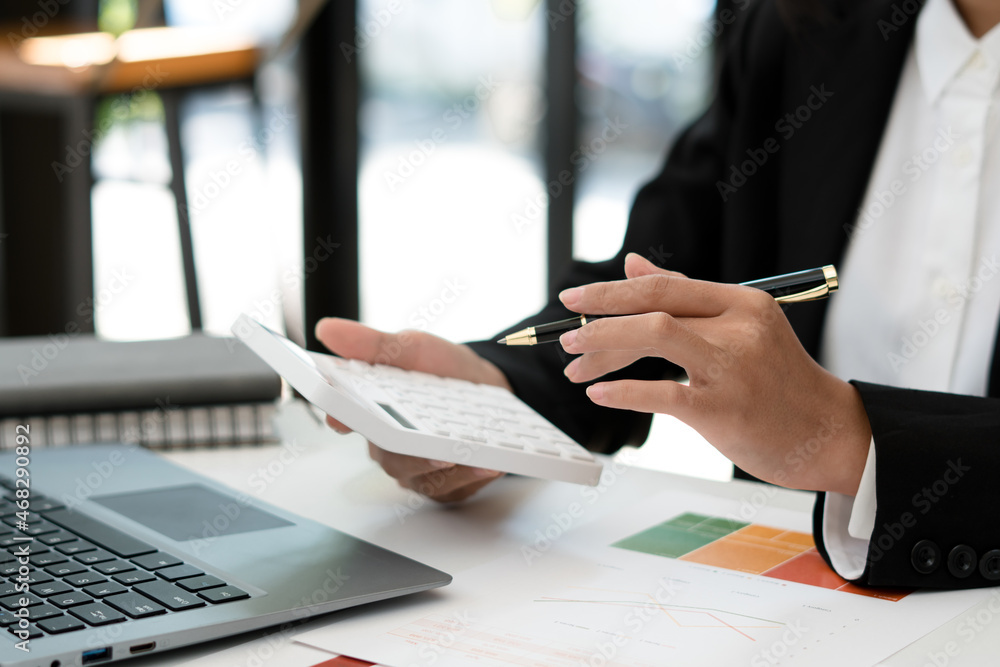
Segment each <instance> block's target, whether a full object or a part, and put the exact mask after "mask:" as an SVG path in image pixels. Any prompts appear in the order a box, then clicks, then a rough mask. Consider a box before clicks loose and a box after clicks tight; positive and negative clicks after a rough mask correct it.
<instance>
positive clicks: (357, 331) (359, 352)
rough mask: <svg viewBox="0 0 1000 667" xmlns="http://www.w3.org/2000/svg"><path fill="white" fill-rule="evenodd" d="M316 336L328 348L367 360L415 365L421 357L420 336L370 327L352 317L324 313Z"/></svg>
mask: <svg viewBox="0 0 1000 667" xmlns="http://www.w3.org/2000/svg"><path fill="white" fill-rule="evenodd" d="M316 338H317V339H318V340H319V341H320V342H321V343H323V345H325V346H326V347H327V348H328V349H329V350H330V351H331V352H333V353H335V354H338V355H340V356H342V357H344V358H346V359H360V360H361V361H364V362H367V363H369V364H391V365H393V366H399V367H400V368H405V369H414V368H415V367H416V366H417V365H418V364H419V363H420V361H421V345H420V341H421V340H422V339H421V338H420V336H417V335H415V333H414V332H403V333H398V334H393V333H386V332H384V331H379V330H378V329H372V328H371V327H368V326H365V325H364V324H361V323H360V322H355V321H354V320H345V319H342V318H339V317H326V318H323V319H321V320H320V321H319V322H317V323H316Z"/></svg>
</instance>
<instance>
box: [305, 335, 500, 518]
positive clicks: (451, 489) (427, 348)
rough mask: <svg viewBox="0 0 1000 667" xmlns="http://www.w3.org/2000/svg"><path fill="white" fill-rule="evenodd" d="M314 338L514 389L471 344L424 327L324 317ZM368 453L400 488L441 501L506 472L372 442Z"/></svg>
mask: <svg viewBox="0 0 1000 667" xmlns="http://www.w3.org/2000/svg"><path fill="white" fill-rule="evenodd" d="M316 338H318V339H319V341H320V342H321V343H323V345H325V346H326V347H327V348H329V349H330V351H332V352H335V353H336V354H338V355H340V356H342V357H345V358H347V359H360V360H362V361H365V362H368V363H372V364H389V365H392V366H398V367H399V368H404V369H407V370H414V371H424V372H426V373H433V374H435V375H441V376H444V377H453V378H459V379H462V380H469V381H471V382H478V383H480V384H492V385H495V386H497V387H503V388H504V389H507V390H508V391H510V390H511V387H510V383H509V382H507V377H506V376H505V375H504V374H503V372H502V371H501V370H500V369H499V368H497V367H496V366H495V365H493V364H492V363H490V362H489V361H487V360H486V359H483V358H482V357H480V356H479V355H478V354H476V353H475V352H473V351H472V348H470V347H468V346H467V345H458V344H456V343H451V342H449V341H446V340H444V339H443V338H438V337H437V336H434V335H431V334H429V333H426V332H424V331H403V332H400V333H398V334H390V333H383V332H381V331H377V330H375V329H372V328H370V327H366V326H364V325H363V324H359V323H358V322H353V321H351V320H344V319H339V318H326V319H323V320H320V321H319V323H318V324H317V325H316ZM327 423H328V424H330V426H332V427H333V428H334V429H335V430H336V431H337V432H339V433H349V432H350V429H348V428H347V427H346V426H344V425H343V424H341V423H340V422H338V421H337V420H335V419H334V418H332V417H327ZM368 451H369V454H370V455H371V457H372V459H374V460H375V461H376V462H377V463H378V464H379V465H381V466H382V468H383V469H384V470H385V471H386V472H387V473H388V474H389V475H390V476H391V477H394V478H395V479H396V481H397V482H399V485H400V486H402V487H404V488H407V489H412V490H414V491H417V492H418V493H422V494H423V495H425V496H428V497H429V498H433V499H434V500H437V501H440V502H452V501H458V500H464V499H465V498H468V497H469V496H471V495H472V494H473V493H475V492H476V491H478V490H479V489H481V488H482V487H484V486H486V485H487V484H489V483H490V482H492V481H493V480H495V479H497V478H498V477H501V476H502V473H499V472H495V471H493V470H483V469H480V468H470V467H468V466H463V465H457V464H455V463H447V462H444V461H431V460H428V459H421V458H417V457H415V456H406V455H404V454H396V453H394V452H390V451H387V450H385V449H382V448H381V447H378V446H377V445H375V444H374V443H372V442H369V443H368Z"/></svg>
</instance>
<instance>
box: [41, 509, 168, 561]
mask: <svg viewBox="0 0 1000 667" xmlns="http://www.w3.org/2000/svg"><path fill="white" fill-rule="evenodd" d="M45 518H46V519H48V520H49V521H51V522H52V523H55V524H58V525H60V526H62V527H63V528H65V529H66V530H68V531H70V532H72V533H76V534H77V535H79V536H80V537H82V538H84V539H86V540H88V541H90V542H94V543H96V544H100V545H101V546H103V547H104V548H105V549H107V550H108V551H111V552H112V553H115V554H117V555H119V556H121V557H122V558H132V557H134V556H141V555H143V554H150V553H153V552H154V551H156V549H154V548H153V547H151V546H150V545H148V544H146V543H145V542H143V541H142V540H139V539H136V538H134V537H132V536H131V535H128V534H126V533H123V532H122V531H120V530H117V529H115V528H112V527H111V526H109V525H107V524H105V523H102V522H101V521H97V520H96V519H91V518H90V517H89V516H86V515H84V514H79V513H77V512H73V511H71V510H67V509H59V510H52V511H50V512H46V513H45Z"/></svg>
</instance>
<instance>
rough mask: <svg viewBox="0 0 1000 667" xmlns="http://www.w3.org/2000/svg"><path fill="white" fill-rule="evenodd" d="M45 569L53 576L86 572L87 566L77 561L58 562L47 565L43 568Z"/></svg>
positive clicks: (66, 575)
mask: <svg viewBox="0 0 1000 667" xmlns="http://www.w3.org/2000/svg"><path fill="white" fill-rule="evenodd" d="M45 571H46V572H48V573H49V574H51V575H52V576H53V577H68V576H69V575H71V574H79V573H81V572H86V571H87V568H86V567H84V566H83V565H80V564H79V563H72V562H70V563H59V564H58V565H49V566H48V567H47V568H45Z"/></svg>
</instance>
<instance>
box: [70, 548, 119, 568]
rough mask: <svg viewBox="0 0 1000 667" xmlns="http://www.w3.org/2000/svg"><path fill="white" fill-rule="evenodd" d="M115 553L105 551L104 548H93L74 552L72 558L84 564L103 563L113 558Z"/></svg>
mask: <svg viewBox="0 0 1000 667" xmlns="http://www.w3.org/2000/svg"><path fill="white" fill-rule="evenodd" d="M114 559H115V555H114V554H113V553H111V552H110V551H105V550H104V549H95V550H93V551H86V552H84V553H81V554H76V555H75V556H73V560H75V561H79V562H81V563H83V564H84V565H94V564H95V563H104V562H106V561H109V560H114Z"/></svg>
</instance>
